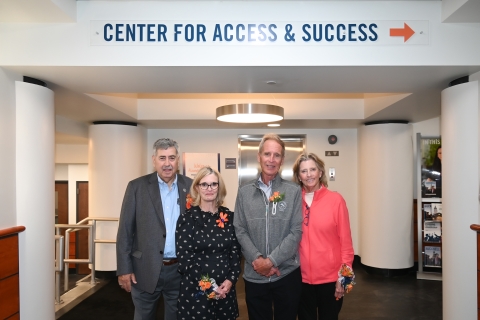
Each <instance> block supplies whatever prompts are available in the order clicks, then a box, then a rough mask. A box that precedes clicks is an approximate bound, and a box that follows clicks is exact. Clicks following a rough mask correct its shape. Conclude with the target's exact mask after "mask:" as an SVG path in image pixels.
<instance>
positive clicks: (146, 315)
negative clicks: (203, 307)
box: [132, 263, 181, 320]
mask: <svg viewBox="0 0 480 320" xmlns="http://www.w3.org/2000/svg"><path fill="white" fill-rule="evenodd" d="M180 280H181V275H180V273H179V272H178V263H175V264H172V265H170V266H162V270H161V271H160V277H159V278H158V282H157V287H156V288H155V291H154V292H153V293H148V292H145V291H141V290H138V289H137V288H135V287H134V286H132V300H133V304H134V305H135V316H134V318H133V319H134V320H155V319H157V318H156V312H157V304H158V300H159V299H160V295H161V294H163V300H164V302H165V317H164V319H165V320H176V319H177V300H178V294H179V292H180Z"/></svg>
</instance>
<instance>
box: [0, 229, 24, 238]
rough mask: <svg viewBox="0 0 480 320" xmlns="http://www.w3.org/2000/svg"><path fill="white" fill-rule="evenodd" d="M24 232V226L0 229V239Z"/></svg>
mask: <svg viewBox="0 0 480 320" xmlns="http://www.w3.org/2000/svg"><path fill="white" fill-rule="evenodd" d="M24 230H25V227H24V226H17V227H11V228H7V229H1V230H0V237H5V236H9V235H12V234H15V233H20V232H22V231H24Z"/></svg>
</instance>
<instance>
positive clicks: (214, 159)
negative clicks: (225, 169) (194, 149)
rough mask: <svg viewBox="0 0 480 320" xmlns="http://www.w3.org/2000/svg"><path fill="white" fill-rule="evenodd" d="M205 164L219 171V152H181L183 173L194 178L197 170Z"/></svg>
mask: <svg viewBox="0 0 480 320" xmlns="http://www.w3.org/2000/svg"><path fill="white" fill-rule="evenodd" d="M205 166H210V167H211V168H212V169H216V170H218V172H220V153H187V152H184V153H183V174H184V175H185V176H187V177H189V178H192V179H194V178H195V175H196V174H197V173H198V170H200V169H201V168H203V167H205Z"/></svg>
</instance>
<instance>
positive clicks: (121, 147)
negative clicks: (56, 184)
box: [88, 124, 147, 271]
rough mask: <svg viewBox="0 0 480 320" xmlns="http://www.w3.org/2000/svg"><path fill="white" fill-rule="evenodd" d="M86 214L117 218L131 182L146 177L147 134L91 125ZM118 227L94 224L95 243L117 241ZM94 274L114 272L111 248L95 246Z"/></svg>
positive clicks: (134, 129)
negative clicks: (95, 225)
mask: <svg viewBox="0 0 480 320" xmlns="http://www.w3.org/2000/svg"><path fill="white" fill-rule="evenodd" d="M89 136H90V142H89V152H88V154H89V155H88V158H89V160H88V163H89V184H88V189H89V190H88V198H89V199H88V202H89V205H88V210H89V216H90V217H115V218H118V217H120V209H121V207H122V201H123V196H124V194H125V189H126V187H127V184H128V182H129V181H130V180H133V179H135V178H138V177H140V176H141V175H144V174H145V173H146V170H145V163H146V160H145V157H146V154H147V150H146V130H145V129H144V128H143V127H140V126H131V125H122V124H94V125H91V126H90V129H89ZM117 229H118V224H117V223H112V222H99V223H97V239H111V240H114V239H116V237H117ZM95 251H96V252H95V253H96V254H95V270H101V271H113V270H116V269H117V262H116V252H115V245H114V244H97V245H96V249H95Z"/></svg>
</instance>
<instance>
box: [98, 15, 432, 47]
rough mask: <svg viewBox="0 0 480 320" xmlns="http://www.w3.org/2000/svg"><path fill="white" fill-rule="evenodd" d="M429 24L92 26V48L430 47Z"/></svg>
mask: <svg viewBox="0 0 480 320" xmlns="http://www.w3.org/2000/svg"><path fill="white" fill-rule="evenodd" d="M428 29H429V22H428V21H426V20H408V21H407V20H392V21H305V22H299V21H256V22H247V21H152V20H149V21H135V20H120V21H118V20H116V21H108V20H92V21H90V44H91V45H94V46H96V45H108V46H110V45H115V46H128V45H163V46H169V45H194V46H196V45H219V46H231V45H247V46H265V45H267V46H268V45H290V46H295V45H310V46H312V45H313V46H319V45H320V46H325V45H328V46H331V45H349V46H351V45H354V46H358V45H428V44H429V30H428Z"/></svg>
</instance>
